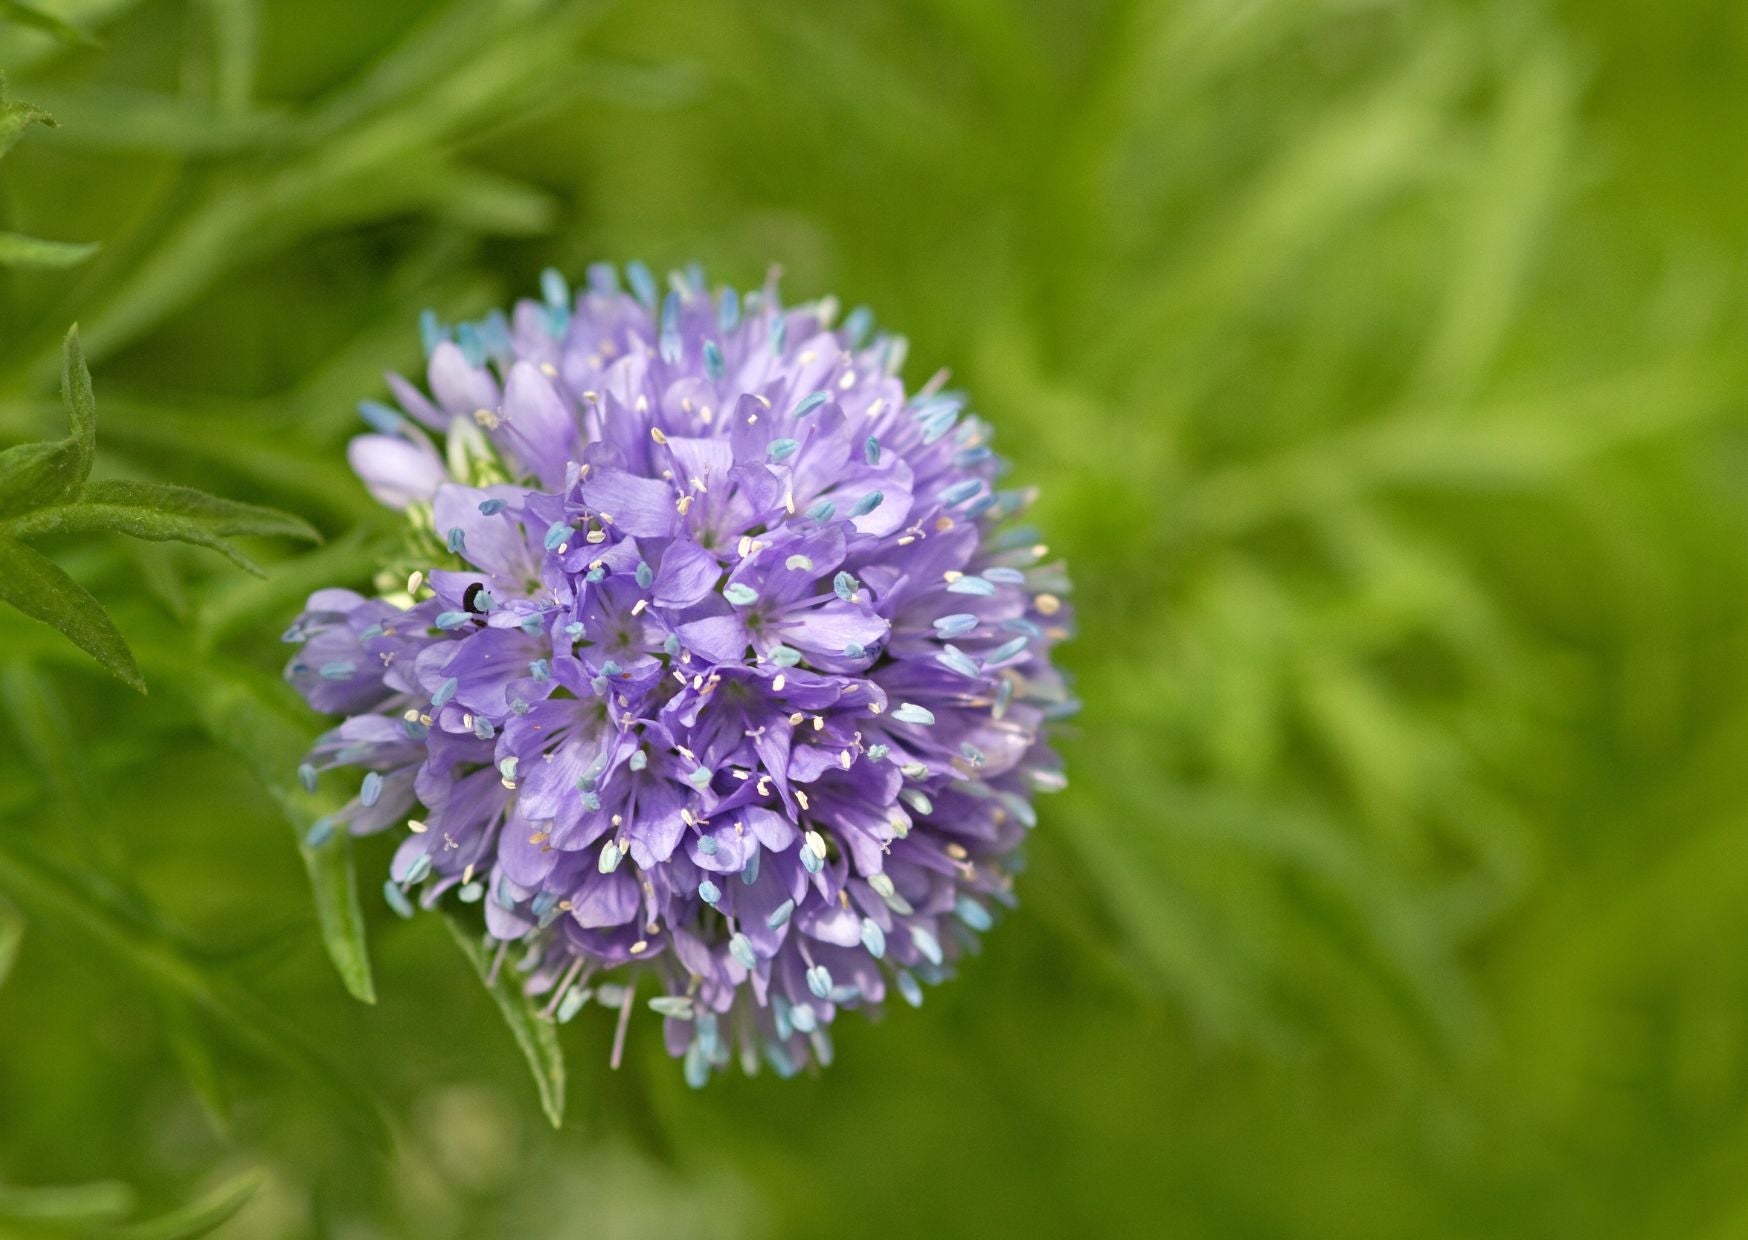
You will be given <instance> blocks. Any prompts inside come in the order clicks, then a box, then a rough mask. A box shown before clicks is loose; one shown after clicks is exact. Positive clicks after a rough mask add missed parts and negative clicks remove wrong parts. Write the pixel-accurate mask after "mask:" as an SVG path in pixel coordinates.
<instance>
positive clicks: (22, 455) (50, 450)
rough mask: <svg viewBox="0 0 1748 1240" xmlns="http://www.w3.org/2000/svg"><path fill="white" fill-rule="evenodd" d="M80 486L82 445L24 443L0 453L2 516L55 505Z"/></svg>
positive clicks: (70, 443) (72, 443) (0, 509)
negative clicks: (80, 447)
mask: <svg viewBox="0 0 1748 1240" xmlns="http://www.w3.org/2000/svg"><path fill="white" fill-rule="evenodd" d="M78 487H79V445H78V444H76V443H74V442H73V441H72V440H71V439H61V440H57V441H56V442H54V443H21V444H19V445H18V446H17V447H15V448H8V449H6V451H4V452H0V517H10V516H14V515H16V514H18V513H21V512H29V511H30V510H31V509H33V508H40V507H42V506H43V505H44V504H53V503H55V502H57V501H58V500H59V499H60V498H61V496H63V495H66V494H70V493H71V492H73V491H76V490H77V489H78Z"/></svg>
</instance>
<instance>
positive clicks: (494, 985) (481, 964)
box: [443, 914, 564, 1128]
mask: <svg viewBox="0 0 1748 1240" xmlns="http://www.w3.org/2000/svg"><path fill="white" fill-rule="evenodd" d="M443 924H444V925H446V926H447V927H448V928H449V933H450V934H451V935H452V936H453V937H454V939H455V942H456V945H457V946H458V947H460V948H461V950H462V954H463V955H465V956H466V957H467V959H468V963H469V964H471V965H473V970H474V972H475V973H477V974H478V975H479V979H480V981H481V982H483V983H484V984H485V987H486V991H487V993H489V994H490V995H491V996H492V1002H493V1003H495V1004H497V1005H498V1011H499V1012H501V1013H503V1016H504V1023H505V1024H507V1025H509V1026H510V1034H511V1036H512V1037H514V1038H515V1039H516V1045H517V1046H518V1047H520V1048H521V1050H522V1057H523V1058H524V1059H526V1060H527V1061H528V1069H529V1071H530V1072H532V1073H533V1074H534V1088H535V1089H536V1090H538V1091H539V1093H540V1109H541V1110H543V1111H545V1112H546V1118H547V1119H548V1120H550V1121H551V1122H552V1126H553V1127H554V1128H557V1127H559V1126H560V1125H562V1124H563V1123H564V1048H563V1047H561V1046H560V1045H559V1041H558V1026H557V1025H555V1024H553V1023H552V1022H551V1021H549V1020H546V1019H544V1018H543V1017H542V1016H541V1015H540V1014H539V1011H538V1009H537V1007H536V1005H535V1003H534V1001H533V1000H531V999H530V998H529V997H528V996H527V995H525V994H523V993H522V987H521V986H520V985H519V981H520V978H519V977H518V976H517V974H516V971H515V969H514V968H512V967H511V966H510V964H509V963H508V962H500V963H499V966H498V970H497V974H496V976H493V973H492V954H491V953H490V952H488V951H487V950H486V948H485V946H484V945H483V944H482V943H481V942H480V936H479V934H478V933H477V932H475V931H474V930H472V929H471V928H469V927H467V926H465V925H463V924H462V922H461V920H460V919H459V918H458V917H457V916H455V915H453V914H446V915H445V916H444V918H443Z"/></svg>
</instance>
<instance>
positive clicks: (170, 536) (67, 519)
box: [0, 479, 321, 576]
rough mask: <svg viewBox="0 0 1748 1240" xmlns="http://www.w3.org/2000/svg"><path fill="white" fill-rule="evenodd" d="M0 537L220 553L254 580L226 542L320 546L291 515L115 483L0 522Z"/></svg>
mask: <svg viewBox="0 0 1748 1240" xmlns="http://www.w3.org/2000/svg"><path fill="white" fill-rule="evenodd" d="M0 533H4V534H6V535H10V536H11V537H14V538H28V537H32V536H35V535H39V534H92V533H116V534H126V535H128V536H129V537H130V538H145V539H150V540H152V541H154V542H185V543H193V544H194V545H196V546H200V547H206V548H209V549H211V550H213V551H217V552H219V553H220V554H221V555H223V556H225V557H226V558H227V559H229V560H230V561H231V562H232V563H234V564H236V565H237V566H238V567H240V568H243V569H246V570H247V571H249V572H252V573H254V574H256V575H257V576H263V575H265V574H263V573H262V571H261V569H260V567H259V566H257V565H256V564H255V563H254V561H252V560H250V559H249V558H248V557H247V556H245V555H244V554H243V553H242V552H241V551H239V550H237V548H236V547H234V546H232V545H231V543H230V542H229V539H230V538H232V537H236V536H239V535H257V536H263V537H266V536H278V537H286V538H302V539H307V540H310V541H313V542H319V541H320V540H321V535H320V534H318V533H317V532H316V531H315V529H314V528H312V527H311V526H310V525H309V524H308V523H307V522H305V521H303V520H302V519H300V518H298V517H294V516H292V515H291V514H289V513H283V512H278V511H275V510H274V509H271V508H261V507H258V506H256V505H254V504H243V503H238V502H237V501H235V500H228V499H221V498H219V497H218V496H216V495H208V494H207V493H206V492H204V491H197V490H195V489H194V488H192V487H183V486H171V485H169V484H166V483H160V482H129V481H123V480H119V479H116V480H108V481H103V482H93V483H90V484H89V485H87V486H86V487H85V488H84V490H82V491H81V492H80V494H79V498H78V499H77V500H75V501H74V502H72V503H68V504H58V505H55V506H54V507H45V508H38V509H35V510H34V511H32V512H29V513H26V514H22V515H20V516H17V517H14V518H12V519H10V520H8V521H5V522H0Z"/></svg>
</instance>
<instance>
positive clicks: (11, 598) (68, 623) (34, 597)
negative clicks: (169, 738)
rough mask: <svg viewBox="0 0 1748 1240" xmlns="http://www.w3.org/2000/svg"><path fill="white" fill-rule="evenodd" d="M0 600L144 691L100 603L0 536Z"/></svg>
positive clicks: (130, 656)
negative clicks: (55, 632) (53, 629)
mask: <svg viewBox="0 0 1748 1240" xmlns="http://www.w3.org/2000/svg"><path fill="white" fill-rule="evenodd" d="M0 601H4V602H7V603H10V604H12V606H14V607H16V608H17V609H18V610H19V611H22V612H23V613H24V614H25V615H27V616H29V617H31V618H32V619H33V620H41V621H42V622H43V623H44V624H47V625H50V626H52V627H53V628H55V629H58V630H59V631H60V632H61V634H62V635H63V636H64V637H66V639H67V640H68V641H70V642H72V643H73V644H74V645H75V646H77V647H79V649H81V650H83V651H84V652H85V653H86V654H88V655H90V656H91V657H92V658H93V659H96V660H97V661H98V662H99V663H101V664H102V665H103V666H104V667H106V668H108V669H109V671H111V672H113V673H114V674H115V676H116V677H117V678H118V679H120V680H121V681H122V682H123V683H125V684H127V685H128V686H129V687H130V688H133V689H137V690H138V691H139V692H141V693H144V692H145V691H146V682H145V680H144V679H143V678H142V677H141V676H140V669H139V667H138V665H137V664H135V662H134V656H133V652H132V651H130V650H129V649H128V647H127V641H126V640H125V639H124V638H123V637H122V635H121V631H120V630H119V629H117V628H116V627H115V622H114V621H113V620H111V619H110V618H109V613H108V612H106V611H104V610H103V605H102V604H101V603H99V602H98V601H97V600H96V599H95V598H93V597H92V596H91V592H90V591H89V590H87V589H86V588H85V587H84V586H82V585H80V584H79V583H78V582H76V581H74V580H73V579H72V578H71V577H69V576H67V574H66V573H64V572H62V571H61V570H60V568H58V567H57V566H56V565H55V563H54V562H53V561H52V560H50V559H49V558H48V557H47V556H44V555H41V554H39V553H38V552H36V551H33V550H31V549H30V548H29V547H27V546H25V545H24V544H23V543H21V542H15V541H13V540H12V539H9V538H4V537H0Z"/></svg>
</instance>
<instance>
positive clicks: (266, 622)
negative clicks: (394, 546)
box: [194, 533, 382, 650]
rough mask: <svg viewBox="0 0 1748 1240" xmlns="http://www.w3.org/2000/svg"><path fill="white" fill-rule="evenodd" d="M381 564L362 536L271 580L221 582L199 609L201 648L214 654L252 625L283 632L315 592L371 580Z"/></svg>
mask: <svg viewBox="0 0 1748 1240" xmlns="http://www.w3.org/2000/svg"><path fill="white" fill-rule="evenodd" d="M381 562H382V553H381V550H380V548H378V547H376V546H374V545H373V544H372V543H371V542H370V540H369V538H368V537H367V536H366V535H364V534H362V533H357V534H349V535H347V536H346V537H344V538H340V539H337V540H335V541H334V542H332V543H330V544H329V545H327V546H325V547H322V548H321V549H319V550H317V551H314V552H311V553H309V554H307V555H300V556H298V557H296V558H295V559H291V560H287V561H285V562H284V563H283V564H280V565H277V566H275V568H274V573H273V576H271V577H267V578H249V577H235V576H232V577H229V578H227V579H225V580H223V581H215V582H214V583H213V584H212V585H211V586H210V587H208V589H207V590H206V592H205V595H204V597H203V598H202V599H201V601H200V603H199V605H198V606H197V607H196V609H195V619H194V631H195V641H196V644H197V645H199V646H200V648H201V649H202V650H211V649H213V648H214V647H215V646H216V645H217V644H218V643H220V642H222V641H224V640H225V639H226V638H227V637H230V636H232V635H233V634H235V633H238V632H240V631H243V630H246V629H248V628H250V627H255V628H265V629H271V630H272V631H274V632H277V631H278V630H279V629H281V628H283V627H284V624H285V618H286V617H287V616H289V615H291V614H293V613H294V612H296V611H298V610H299V609H300V608H301V607H302V604H303V601H304V599H305V598H307V597H308V596H309V595H310V594H311V593H312V592H314V591H316V590H319V589H322V588H323V587H326V586H329V585H332V584H333V583H334V582H336V581H355V580H358V579H360V578H364V577H367V576H368V575H369V574H370V572H371V570H372V569H374V568H376V567H377V566H378V565H379V564H381Z"/></svg>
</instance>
